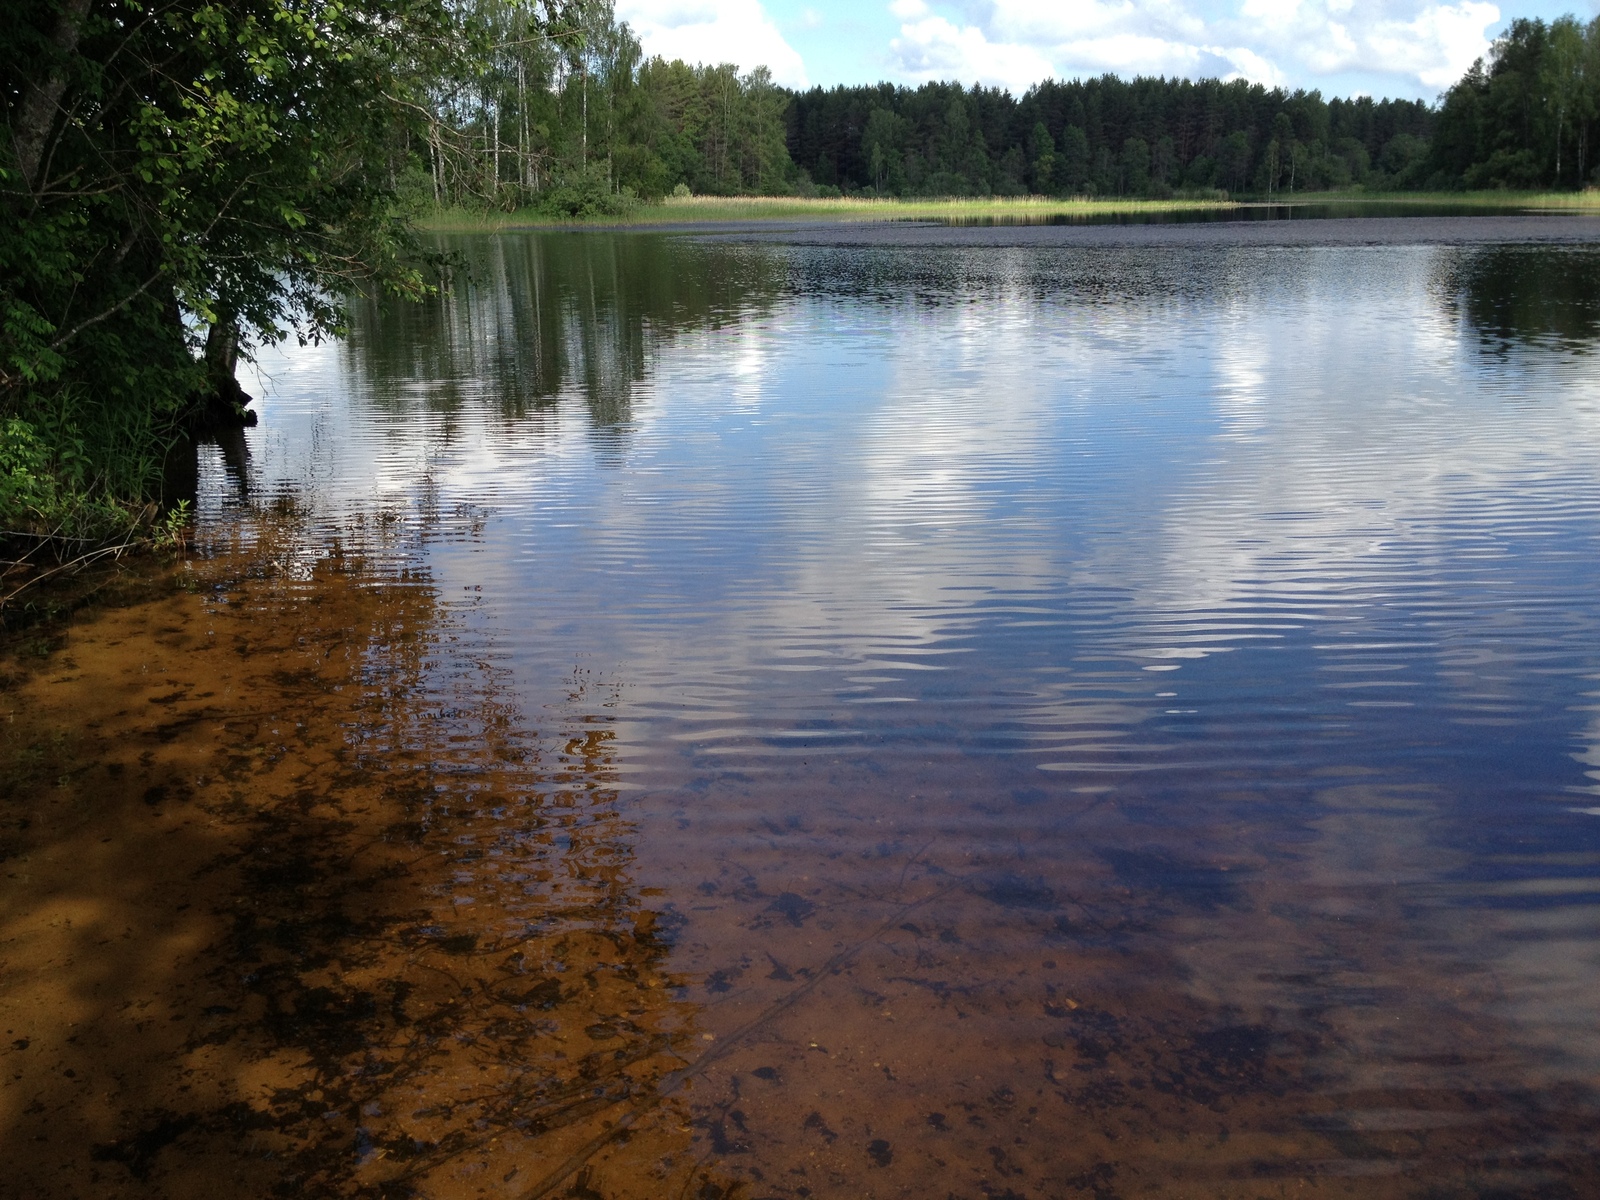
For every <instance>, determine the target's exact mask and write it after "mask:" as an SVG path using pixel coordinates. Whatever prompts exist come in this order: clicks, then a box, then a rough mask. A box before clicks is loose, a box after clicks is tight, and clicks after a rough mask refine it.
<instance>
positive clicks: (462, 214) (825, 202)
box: [422, 196, 1235, 233]
mask: <svg viewBox="0 0 1600 1200" xmlns="http://www.w3.org/2000/svg"><path fill="white" fill-rule="evenodd" d="M1232 207H1235V205H1234V203H1233V202H1232V201H1229V200H1223V199H1217V200H1090V199H1066V200H1061V199H1054V198H1052V197H1048V196H1019V197H1006V198H1003V199H949V200H874V199H867V198H861V197H855V196H850V197H844V198H840V199H816V200H808V199H805V198H803V197H799V196H694V197H690V198H688V199H669V200H666V201H663V202H662V203H660V204H641V205H639V206H638V207H637V208H635V209H634V210H633V211H632V212H630V213H628V214H627V215H626V216H622V217H595V218H591V219H587V220H562V219H558V218H554V217H551V216H548V215H547V214H545V213H541V212H539V211H537V210H535V209H523V210H521V211H518V212H509V213H500V212H470V211H463V210H460V209H453V210H446V211H443V212H439V213H436V214H433V215H431V216H429V217H427V218H425V219H424V220H423V221H422V226H423V228H425V229H430V230H434V231H437V232H441V233H443V232H449V233H469V232H485V233H490V232H495V231H497V230H505V229H540V228H556V227H568V226H606V227H617V226H621V227H626V228H636V227H637V228H648V227H649V226H652V225H692V224H705V223H715V222H722V221H896V220H918V219H920V220H935V221H938V220H974V219H994V220H1039V219H1042V218H1047V217H1054V216H1070V217H1091V216H1112V215H1121V214H1127V215H1135V214H1141V213H1167V212H1181V211H1186V210H1191V211H1198V210H1206V209H1226V208H1232Z"/></svg>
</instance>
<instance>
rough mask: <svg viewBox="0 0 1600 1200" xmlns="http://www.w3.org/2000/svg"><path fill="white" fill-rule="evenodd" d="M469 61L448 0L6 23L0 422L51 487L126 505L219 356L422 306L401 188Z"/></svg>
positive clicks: (267, 3) (42, 13) (155, 2)
mask: <svg viewBox="0 0 1600 1200" xmlns="http://www.w3.org/2000/svg"><path fill="white" fill-rule="evenodd" d="M464 53H465V38H464V34H463V27H462V26H461V24H460V22H458V21H457V20H456V18H455V14H454V12H453V11H452V9H451V7H450V5H449V3H448V0H351V2H350V3H340V2H339V0H229V2H228V3H219V2H216V0H13V2H12V3H9V4H7V5H5V6H4V7H3V15H0V88H3V95H4V102H5V106H6V125H7V129H6V134H7V136H6V137H4V138H3V139H0V210H3V213H4V217H3V220H0V416H3V417H7V418H14V419H15V420H17V421H20V422H22V424H23V425H27V426H28V427H30V428H32V429H33V430H35V432H36V434H37V435H38V436H39V437H42V438H44V439H45V442H46V444H47V445H48V446H49V447H50V450H51V453H52V455H53V456H54V457H53V462H54V466H53V468H52V469H53V470H55V471H57V473H58V479H59V481H60V482H61V484H62V486H64V487H80V486H82V487H89V488H91V489H98V491H99V492H101V493H104V494H106V495H108V496H110V497H111V498H113V499H121V500H124V501H130V502H131V501H136V500H139V499H142V498H143V497H144V496H145V495H147V494H148V493H149V490H150V488H151V486H152V484H153V482H154V480H153V472H152V471H150V470H148V469H140V470H137V471H133V472H129V471H128V470H126V469H125V464H126V462H127V460H128V456H129V454H130V451H132V452H133V455H132V456H133V459H134V460H136V461H138V462H140V463H141V464H143V467H145V468H147V467H148V466H149V462H150V460H151V459H152V458H153V459H155V460H156V461H159V441H160V439H161V438H162V437H163V436H164V435H168V434H170V432H171V431H172V430H173V429H174V428H175V427H176V426H177V424H178V423H179V421H180V420H181V419H182V418H183V417H184V416H185V415H186V413H187V412H188V411H189V410H190V409H192V408H193V406H194V405H195V403H196V401H197V398H199V397H201V396H203V395H205V394H206V392H207V390H208V388H209V387H211V386H213V385H214V383H215V382H216V381H215V378H214V375H215V372H216V370H217V369H218V366H219V363H220V365H221V367H222V368H223V369H225V370H226V372H227V377H228V379H229V380H231V377H232V367H233V360H234V353H235V349H236V347H238V346H240V345H243V346H245V347H248V346H249V345H250V344H259V343H262V342H270V341H274V340H277V339H280V338H282V337H284V336H286V334H291V333H292V334H295V335H298V336H299V337H301V338H303V339H317V338H321V337H326V336H330V335H333V334H336V333H338V332H339V330H340V328H341V326H342V309H341V300H340V297H341V296H342V295H343V294H344V293H345V292H346V291H347V290H348V288H349V287H350V286H352V285H355V284H363V285H369V286H378V287H380V288H383V289H387V290H389V291H393V292H397V293H400V294H407V295H419V294H422V293H423V292H425V291H426V290H427V288H428V286H429V285H428V282H427V277H426V275H425V274H424V271H423V269H422V266H421V264H420V263H419V260H418V258H417V256H416V255H415V253H414V248H413V247H412V245H411V242H410V239H409V237H408V234H407V232H406V227H405V225H404V223H403V221H402V219H401V214H400V213H399V211H398V210H397V207H396V205H395V201H394V195H395V191H396V186H395V185H396V179H395V174H396V167H397V166H398V165H399V164H401V163H403V162H404V161H405V158H406V153H407V142H408V140H409V139H410V138H411V137H412V136H414V135H415V134H416V133H417V132H418V131H420V130H422V129H424V128H425V126H426V122H425V119H424V118H425V114H426V112H427V107H426V105H425V104H424V103H423V100H424V98H425V95H426V89H427V87H428V86H429V85H430V84H431V83H432V82H433V81H434V80H436V79H438V78H440V77H441V75H444V74H447V73H449V72H451V71H454V70H455V69H456V68H455V64H456V62H458V61H459V60H460V59H461V58H462V57H463V56H464ZM219 333H220V334H222V335H224V336H223V337H222V338H221V341H222V342H223V343H224V346H225V349H226V353H225V354H223V355H221V356H220V357H219V356H218V355H216V354H202V353H201V349H202V346H203V345H204V344H205V343H207V342H208V341H209V342H211V343H212V345H213V346H215V344H216V343H217V341H218V334H219ZM51 413H56V414H65V416H64V417H62V419H60V420H58V421H55V422H54V424H52V422H51V421H50V420H48V419H47V417H48V416H49V414H51ZM102 428H109V429H111V430H113V431H117V432H118V436H105V435H103V434H102V433H101V432H100V430H101V429H102ZM51 430H54V431H55V432H54V433H52V432H51ZM69 431H70V432H69ZM123 435H125V436H123ZM60 438H65V439H66V440H59V439H60ZM130 439H131V440H132V444H130ZM73 447H82V449H83V452H84V453H85V454H86V455H87V458H88V462H87V465H86V466H84V468H83V470H82V471H67V470H66V468H67V467H68V466H69V465H70V463H69V457H68V456H69V452H70V451H71V450H72V448H73ZM63 472H65V473H63ZM19 494H20V493H19Z"/></svg>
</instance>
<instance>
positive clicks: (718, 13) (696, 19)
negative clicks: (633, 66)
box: [617, 0, 809, 88]
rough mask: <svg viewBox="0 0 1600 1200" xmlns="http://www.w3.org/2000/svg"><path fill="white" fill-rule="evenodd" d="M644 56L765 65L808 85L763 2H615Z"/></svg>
mask: <svg viewBox="0 0 1600 1200" xmlns="http://www.w3.org/2000/svg"><path fill="white" fill-rule="evenodd" d="M617 17H618V19H620V20H623V21H626V22H628V24H629V25H631V26H632V27H633V31H634V33H635V34H636V35H638V38H639V41H640V43H641V44H642V45H643V46H644V52H645V53H646V54H659V55H660V56H661V57H662V58H667V59H673V58H681V59H683V60H684V61H685V62H692V63H711V64H718V63H734V64H736V65H737V66H738V67H739V69H740V70H741V71H748V70H750V69H751V68H753V67H767V68H768V69H770V70H771V71H772V77H773V79H775V80H777V82H779V83H781V84H784V85H786V86H788V87H795V88H803V87H806V86H807V85H808V83H809V80H808V79H807V78H806V68H805V63H803V62H802V61H801V60H800V55H799V53H798V52H796V50H795V48H794V47H793V46H791V45H790V44H789V43H788V41H787V39H785V38H784V36H783V33H782V31H781V30H779V28H778V27H777V25H775V24H774V23H773V21H772V18H771V17H770V16H768V15H767V11H766V9H764V8H763V7H762V6H761V3H760V0H617Z"/></svg>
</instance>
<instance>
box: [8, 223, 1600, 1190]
mask: <svg viewBox="0 0 1600 1200" xmlns="http://www.w3.org/2000/svg"><path fill="white" fill-rule="evenodd" d="M1397 231H1398V232H1397ZM1597 232H1600V230H1597V227H1596V225H1595V224H1594V223H1593V222H1592V221H1589V220H1587V219H1583V218H1558V217H1546V218H1525V219H1524V218H1494V219H1488V218H1485V219H1482V220H1478V221H1476V222H1475V221H1474V220H1473V219H1470V218H1469V219H1463V220H1461V221H1451V220H1427V221H1415V220H1400V219H1396V220H1391V221H1387V222H1384V221H1379V222H1375V223H1363V222H1360V221H1325V222H1319V221H1310V220H1296V221H1293V222H1281V223H1279V222H1267V221H1252V222H1250V223H1249V225H1248V226H1244V225H1238V224H1216V223H1207V224H1196V225H1164V226H1150V227H1146V228H1144V229H1140V228H1138V227H1130V226H1106V227H1100V228H1076V229H1075V228H1062V227H1051V226H1042V227H1029V228H1018V229H1009V230H1008V229H994V228H980V229H941V228H939V227H935V226H903V227H893V226H875V227H854V228H848V229H847V228H841V227H830V228H828V229H809V228H797V229H790V230H777V231H770V230H769V231H750V230H737V229H735V230H727V231H722V232H720V233H716V232H713V233H706V234H696V235H687V234H685V235H674V234H670V233H656V234H642V233H526V234H502V235H499V236H493V237H490V236H481V237H461V238H452V239H444V240H442V241H441V243H440V245H441V249H443V250H445V251H447V252H448V253H449V254H450V255H451V257H452V261H453V264H454V265H453V267H452V272H453V277H454V280H455V287H454V289H453V290H452V291H451V292H450V293H449V294H448V295H446V296H444V297H443V298H440V299H438V300H436V301H434V302H431V303H428V304H424V305H417V306H410V307H407V306H392V305H385V304H381V303H375V302H362V303H358V304H357V305H356V306H355V308H354V309H353V312H352V328H351V332H350V337H349V339H348V341H347V342H344V343H341V344H336V345H335V344H324V345H314V346H305V347H300V346H297V345H295V344H294V343H293V342H292V341H291V342H290V343H288V344H287V345H286V346H284V347H280V348H277V349H275V350H271V351H268V352H264V353H263V354H262V356H261V361H260V363H259V377H258V378H257V379H255V380H254V381H247V382H246V390H248V391H251V392H253V393H255V394H256V395H258V396H260V397H261V399H260V400H259V401H258V403H257V407H258V409H259V410H260V412H261V424H260V426H259V427H258V428H256V429H253V430H250V431H247V432H246V433H245V434H244V435H242V437H238V438H233V439H225V444H223V445H208V446H202V447H201V448H200V451H199V455H198V461H197V466H196V472H197V473H196V475H195V477H194V480H193V487H194V489H195V495H196V497H197V509H198V520H197V525H196V530H195V535H194V546H193V548H192V551H191V553H190V554H189V555H188V556H187V561H185V562H179V563H176V564H173V565H172V566H170V567H159V566H147V567H146V568H144V571H145V572H146V574H147V575H148V576H150V578H149V580H148V581H147V583H146V584H145V585H144V586H145V587H146V590H145V591H144V592H141V593H140V594H139V596H138V598H137V599H136V600H131V601H129V602H127V603H122V604H117V605H108V606H106V607H104V608H103V609H100V610H96V611H94V612H92V613H89V614H87V615H85V616H84V617H82V618H81V619H80V620H79V621H78V623H76V624H75V625H74V626H73V627H72V629H71V630H70V631H69V632H68V634H67V635H66V638H65V641H64V642H63V643H62V644H61V645H59V646H57V647H55V648H53V649H52V650H50V651H49V657H48V658H46V659H45V660H43V662H42V665H39V666H37V667H35V668H30V673H28V674H26V677H25V678H24V677H23V676H19V677H18V678H19V679H22V680H23V681H22V682H18V683H16V684H15V685H14V686H13V687H12V689H11V690H10V691H9V692H7V693H4V694H0V700H3V701H4V702H5V703H6V705H8V706H9V711H10V713H11V717H12V721H13V726H14V731H13V732H12V734H11V739H12V745H11V748H10V750H8V753H12V754H13V759H12V760H11V761H12V762H13V766H12V767H11V770H12V772H13V777H14V778H17V779H27V780H31V781H33V782H32V783H30V784H29V785H28V786H29V788H31V789H33V790H31V791H29V792H28V797H27V798H26V800H25V802H24V800H18V799H16V798H15V797H13V800H14V803H13V808H15V805H16V804H24V806H25V807H26V806H28V805H31V806H33V807H31V808H28V812H29V814H30V815H29V816H27V817H25V818H19V820H25V821H26V822H28V823H26V824H22V825H15V826H14V830H13V831H12V832H8V833H7V834H6V837H7V838H8V839H10V840H9V842H8V843H7V845H8V847H9V850H10V853H11V854H12V858H11V859H10V860H8V869H9V868H10V866H11V865H14V864H17V863H20V864H22V866H21V867H19V869H18V872H17V873H13V874H11V875H10V876H9V878H8V880H7V883H6V890H5V893H4V894H5V900H4V907H3V908H0V912H4V913H6V914H8V915H7V916H6V920H5V927H4V929H0V936H3V937H4V938H5V939H6V940H5V942H4V943H0V944H3V945H5V946H9V947H10V949H9V950H7V951H4V952H0V953H4V955H5V956H6V957H7V959H8V960H9V961H8V966H9V972H8V978H9V982H5V983H3V984H0V1024H3V1027H4V1029H5V1033H6V1041H7V1043H8V1044H10V1045H11V1046H12V1047H13V1050H12V1051H11V1052H9V1056H8V1057H6V1058H5V1060H4V1065H6V1067H7V1075H8V1077H10V1076H15V1079H14V1080H13V1081H12V1082H11V1084H9V1085H8V1087H7V1088H6V1090H5V1091H3V1092H0V1097H5V1099H4V1106H3V1107H0V1128H3V1129H6V1130H8V1131H9V1132H8V1133H7V1134H6V1137H7V1139H8V1140H12V1139H16V1140H15V1141H13V1144H23V1141H24V1140H25V1139H27V1138H34V1139H36V1140H37V1141H38V1142H39V1145H38V1146H37V1147H36V1151H35V1153H34V1154H31V1155H30V1156H29V1163H30V1165H28V1166H27V1168H26V1170H24V1171H23V1173H22V1175H21V1177H22V1178H24V1179H25V1180H27V1181H28V1183H27V1184H26V1186H31V1187H32V1188H33V1189H35V1190H34V1191H31V1192H28V1193H27V1194H30V1195H33V1194H37V1195H41V1196H42V1195H58V1194H59V1195H67V1194H78V1193H93V1194H105V1195H110V1194H113V1190H112V1189H115V1193H114V1194H118V1195H190V1194H192V1195H207V1194H211V1195H215V1194H223V1193H224V1192H226V1193H228V1194H237V1195H247V1194H251V1195H253V1194H262V1195H266V1194H272V1189H273V1188H278V1189H280V1190H281V1191H286V1192H287V1194H305V1195H312V1194H316V1195H322V1194H327V1195H351V1196H355V1195H370V1196H379V1195H383V1196H401V1195H417V1196H440V1197H446V1196H450V1197H453V1196H477V1195H492V1196H511V1197H538V1196H547V1195H550V1196H557V1195H559V1196H573V1197H604V1198H607V1200H610V1198H612V1197H673V1198H677V1197H697V1198H699V1200H719V1198H724V1197H726V1198H732V1197H740V1198H747V1200H754V1198H758V1197H807V1196H813V1197H887V1196H913V1197H940V1198H943V1197H946V1196H948V1197H951V1198H961V1200H978V1198H980V1197H987V1198H991V1200H999V1198H1007V1200H1021V1198H1028V1200H1035V1198H1037V1200H1044V1198H1047V1197H1049V1198H1054V1197H1080V1196H1081V1197H1095V1198H1096V1200H1106V1198H1109V1197H1132V1196H1136V1195H1160V1196H1206V1197H1213V1196H1214V1197H1241V1198H1243V1197H1252V1198H1253V1197H1258V1196H1279V1195H1290V1194H1293V1195H1305V1196H1328V1197H1335V1196H1338V1197H1345V1196H1349V1197H1358V1196H1359V1197H1402V1196H1405V1197H1413V1196H1417V1197H1420V1196H1429V1197H1447V1196H1448V1197H1455V1196H1462V1197H1467V1196H1472V1197H1479V1196H1482V1197H1488V1196H1510V1195H1518V1196H1524V1195H1526V1196H1532V1195H1539V1196H1551V1197H1556V1196H1577V1195H1582V1194H1589V1193H1591V1192H1593V1191H1596V1190H1600V1151H1597V1148H1596V1143H1595V1140H1594V1130H1595V1128H1596V1124H1595V1122H1596V1119H1597V1117H1600V1094H1597V1088H1600V1023H1597V1011H1596V1004H1597V997H1600V371H1597V362H1600V360H1597V350H1600V240H1597V239H1596V233H1597ZM19 722H20V724H18V723H19ZM16 730H20V731H21V732H17V731H16ZM16 756H21V757H16ZM30 756H31V757H30ZM18 762H26V764H30V765H28V766H27V768H26V772H25V771H23V768H21V767H18V766H16V765H15V764H16V763H18ZM27 772H32V774H28V773H27ZM13 790H14V791H16V789H13ZM21 794H22V793H21V792H20V791H18V792H17V795H18V796H20V795H21ZM35 810H37V811H35ZM7 811H8V812H9V811H12V809H8V810H7ZM16 811H19V812H20V811H21V809H17V810H16ZM180 905H181V906H182V907H180ZM63 922H65V923H66V924H65V925H63ZM102 939H104V940H102ZM74 1030H76V1032H73V1031H74ZM17 1046H21V1047H22V1048H21V1049H20V1050H18V1049H15V1047H17ZM46 1051H48V1053H46ZM63 1072H65V1074H63ZM29 1104H32V1105H33V1106H34V1107H32V1108H28V1107H27V1106H28V1105H29ZM63 1181H69V1182H63ZM69 1187H70V1188H71V1189H77V1191H76V1192H72V1191H69V1190H66V1189H68V1188H69ZM97 1189H99V1190H97Z"/></svg>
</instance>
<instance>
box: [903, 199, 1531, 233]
mask: <svg viewBox="0 0 1600 1200" xmlns="http://www.w3.org/2000/svg"><path fill="white" fill-rule="evenodd" d="M1540 211H1542V210H1539V209H1531V208H1529V207H1528V206H1527V205H1524V204H1514V203H1507V204H1482V203H1467V202H1451V201H1449V200H1438V201H1432V200H1315V199H1311V200H1307V199H1301V198H1298V197H1296V198H1293V199H1290V200H1254V201H1247V202H1245V203H1242V204H1237V205H1234V206H1233V207H1230V208H1175V209H1169V210H1161V209H1151V210H1143V211H1141V210H1128V211H1123V212H1087V213H1076V212H1054V213H1045V214H1041V215H1037V216H1032V215H1015V216H1013V215H1004V216H972V217H951V218H948V219H946V220H936V221H935V223H937V224H940V225H950V226H956V227H962V226H969V227H991V226H1008V225H1065V226H1074V225H1077V226H1081V225H1215V224H1219V223H1232V222H1239V221H1330V220H1342V219H1351V218H1355V219H1359V218H1363V217H1422V218H1427V219H1430V220H1438V219H1448V218H1451V217H1484V216H1522V215H1531V214H1537V213H1539V212H1540ZM908 219H910V220H917V221H921V222H926V221H927V220H928V218H925V217H919V218H908Z"/></svg>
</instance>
